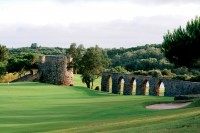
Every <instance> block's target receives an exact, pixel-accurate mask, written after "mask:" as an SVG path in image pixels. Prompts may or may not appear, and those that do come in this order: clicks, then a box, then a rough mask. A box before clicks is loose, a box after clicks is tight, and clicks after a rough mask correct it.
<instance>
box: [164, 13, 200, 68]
mask: <svg viewBox="0 0 200 133" xmlns="http://www.w3.org/2000/svg"><path fill="white" fill-rule="evenodd" d="M163 39H164V40H163V43H162V51H163V53H164V55H165V57H166V58H167V59H168V60H169V61H170V62H172V63H174V64H175V65H176V66H186V67H192V66H194V65H195V64H196V63H197V62H198V61H199V60H200V52H199V49H200V17H196V18H195V19H194V20H191V21H188V23H187V25H186V29H183V28H182V27H179V28H178V29H175V30H174V31H173V32H172V33H170V32H169V31H168V33H167V34H166V35H164V36H163Z"/></svg>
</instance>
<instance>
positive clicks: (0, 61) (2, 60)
mask: <svg viewBox="0 0 200 133" xmlns="http://www.w3.org/2000/svg"><path fill="white" fill-rule="evenodd" d="M7 58H8V49H7V48H6V46H4V45H1V44H0V78H1V77H2V76H3V75H4V74H6V64H7Z"/></svg>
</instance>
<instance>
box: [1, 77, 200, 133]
mask: <svg viewBox="0 0 200 133" xmlns="http://www.w3.org/2000/svg"><path fill="white" fill-rule="evenodd" d="M76 84H77V85H78V86H76ZM84 86H85V84H84ZM170 101H173V98H172V97H155V96H122V95H114V94H109V93H104V92H98V91H94V90H89V89H87V88H85V87H81V83H80V79H79V78H78V77H77V76H76V77H75V82H74V86H55V85H49V84H43V83H37V82H35V83H33V82H26V83H11V84H9V85H8V84H0V132H2V133H4V132H17V133H23V132H24V133H27V132H28V133H31V132H53V133H54V132H55V133H60V132H64V133H65V132H66V133H69V132H83V133H93V132H116V133H121V132H123V133H126V132H127V133H130V132H133V133H134V132H148V133H154V132H158V133H160V132H164V133H165V132H166V133H167V132H171V133H173V132H175V133H177V132H193V133H195V132H200V128H199V127H200V102H199V100H197V101H196V102H194V103H193V104H192V105H190V106H189V107H187V108H182V109H173V110H147V109H146V108H145V106H146V105H148V104H153V103H159V102H170Z"/></svg>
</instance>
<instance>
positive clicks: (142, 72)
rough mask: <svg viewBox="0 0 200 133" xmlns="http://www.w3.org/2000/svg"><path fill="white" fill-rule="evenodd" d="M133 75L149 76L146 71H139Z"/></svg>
mask: <svg viewBox="0 0 200 133" xmlns="http://www.w3.org/2000/svg"><path fill="white" fill-rule="evenodd" d="M133 74H136V75H148V72H147V71H144V70H138V71H134V72H133Z"/></svg>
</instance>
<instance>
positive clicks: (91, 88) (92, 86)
mask: <svg viewBox="0 0 200 133" xmlns="http://www.w3.org/2000/svg"><path fill="white" fill-rule="evenodd" d="M93 83H94V82H93V81H92V86H91V89H93Z"/></svg>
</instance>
